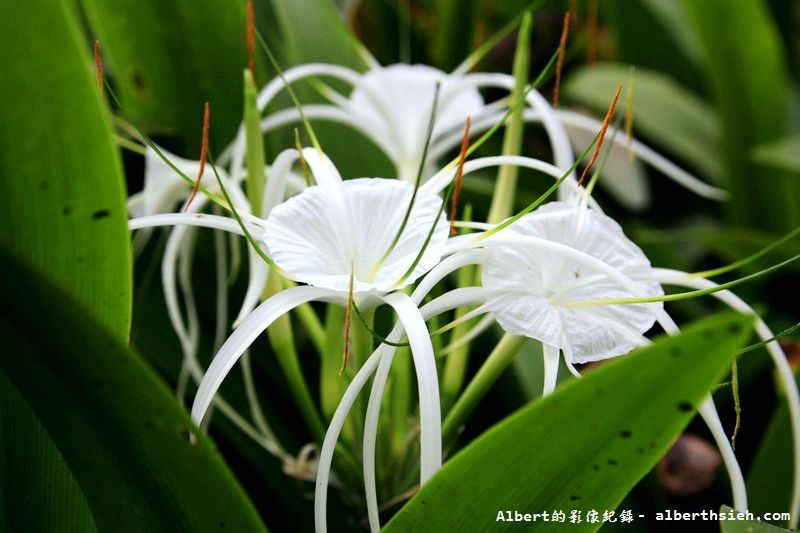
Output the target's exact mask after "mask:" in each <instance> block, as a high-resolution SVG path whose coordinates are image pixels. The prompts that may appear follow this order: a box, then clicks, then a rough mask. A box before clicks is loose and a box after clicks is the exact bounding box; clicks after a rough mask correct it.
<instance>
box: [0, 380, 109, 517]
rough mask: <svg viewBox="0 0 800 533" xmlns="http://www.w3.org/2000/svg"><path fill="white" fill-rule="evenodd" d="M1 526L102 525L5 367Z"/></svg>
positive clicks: (0, 401) (0, 389) (0, 383)
mask: <svg viewBox="0 0 800 533" xmlns="http://www.w3.org/2000/svg"><path fill="white" fill-rule="evenodd" d="M0 531H63V532H70V533H72V532H74V533H82V532H87V531H97V527H96V526H95V524H94V519H93V518H92V513H91V511H90V510H89V506H88V504H87V503H86V499H85V498H84V497H83V493H82V492H81V489H80V487H79V486H78V484H77V482H76V481H75V478H74V477H72V473H71V472H70V471H69V468H68V467H67V465H66V463H65V462H64V459H63V458H62V457H61V454H60V453H58V450H56V447H55V445H53V442H52V441H51V440H50V437H49V436H48V435H47V432H45V430H44V428H43V427H42V425H41V424H40V423H39V421H38V420H37V419H36V415H34V414H33V411H31V408H30V407H29V406H28V404H26V403H25V400H23V399H22V397H21V396H20V394H19V392H18V391H17V390H16V389H15V388H14V386H13V385H12V384H11V383H9V381H8V379H6V377H5V375H4V374H3V373H2V372H0Z"/></svg>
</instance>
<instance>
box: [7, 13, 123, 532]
mask: <svg viewBox="0 0 800 533" xmlns="http://www.w3.org/2000/svg"><path fill="white" fill-rule="evenodd" d="M4 7H5V10H6V12H7V13H6V16H3V17H0V46H2V49H3V50H4V61H3V67H4V75H3V77H2V79H0V116H1V117H2V120H0V202H2V204H3V206H4V208H3V209H4V215H3V224H2V225H0V246H2V247H4V248H6V249H8V250H10V251H12V253H14V254H15V255H18V256H22V257H25V258H27V259H28V260H29V261H31V262H32V263H34V264H36V265H37V266H38V267H39V268H42V269H44V270H45V271H46V272H47V273H48V274H49V275H50V276H52V278H53V279H54V281H55V282H56V283H57V284H58V285H60V286H61V287H63V288H64V289H66V290H68V291H70V292H71V293H72V294H73V295H75V296H77V297H79V298H81V300H82V301H83V302H84V304H85V305H88V306H89V309H90V311H91V313H92V314H93V315H94V316H95V317H96V318H98V319H99V320H100V321H101V322H102V324H103V326H104V327H105V328H108V329H109V331H110V332H111V333H112V334H113V335H114V337H115V338H116V339H118V340H119V341H120V342H122V341H126V340H127V337H128V329H129V326H130V305H131V299H130V286H131V268H130V254H129V244H128V242H129V240H128V232H127V228H126V224H125V221H126V214H125V204H124V193H123V180H122V174H121V170H120V164H119V159H118V156H117V153H116V151H115V149H114V146H113V142H112V138H111V131H110V127H109V122H108V119H107V116H106V113H105V112H104V110H103V108H102V105H101V104H100V100H99V99H98V97H97V89H96V84H95V80H94V78H93V76H92V74H91V70H90V66H89V65H90V62H89V54H88V50H87V49H86V48H85V47H83V46H82V43H81V40H80V36H79V34H78V31H77V26H76V24H75V20H74V19H73V10H72V7H73V6H71V5H67V4H65V3H63V2H61V1H60V0H59V1H52V2H38V3H36V4H29V3H27V2H22V1H12V2H10V3H9V4H8V5H6V6H4ZM11 13H13V16H12V15H11ZM7 298H10V295H8V294H6V293H4V294H3V299H7ZM39 305H42V306H44V305H46V300H45V299H42V301H40V302H39ZM3 357H4V358H8V357H11V355H9V354H8V352H7V351H5V350H4V354H3ZM0 381H2V382H3V385H2V387H0V388H1V389H2V391H3V398H2V401H0V435H2V437H0V440H2V448H3V452H2V454H0V469H2V472H3V473H2V478H3V479H2V480H0V485H2V486H4V487H7V488H8V490H5V491H2V492H3V494H2V495H0V508H4V509H5V510H4V511H3V512H0V515H4V516H5V517H6V519H5V524H4V525H5V526H6V527H7V528H8V530H9V531H26V530H27V531H31V530H41V531H52V530H65V528H67V527H71V528H73V530H75V531H79V530H80V531H90V530H93V529H95V526H94V521H93V519H92V515H91V514H90V513H89V508H88V506H87V503H86V500H85V498H84V497H83V495H82V494H81V489H80V488H79V487H78V484H77V483H76V481H75V479H74V478H73V476H72V474H71V473H70V471H69V468H67V466H66V465H65V463H64V459H63V458H62V457H61V454H60V453H59V450H57V449H56V447H55V445H54V444H53V442H52V440H51V439H50V437H49V436H48V434H47V432H46V431H45V430H44V429H43V428H42V426H41V424H40V422H39V420H37V418H36V416H35V415H34V413H33V411H31V409H30V407H29V406H28V405H26V403H25V401H24V400H23V398H21V397H20V395H19V393H18V392H17V390H16V389H15V387H14V386H13V385H12V384H11V383H8V382H7V381H6V379H5V378H0ZM0 529H2V527H0Z"/></svg>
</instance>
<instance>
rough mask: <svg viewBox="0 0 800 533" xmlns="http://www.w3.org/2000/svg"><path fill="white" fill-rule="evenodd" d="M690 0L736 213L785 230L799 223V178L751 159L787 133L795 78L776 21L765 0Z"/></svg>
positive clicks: (745, 220)
mask: <svg viewBox="0 0 800 533" xmlns="http://www.w3.org/2000/svg"><path fill="white" fill-rule="evenodd" d="M683 5H684V7H685V8H686V11H687V13H688V15H689V19H690V20H691V21H692V22H693V25H694V29H695V32H696V34H697V35H698V37H699V41H700V43H701V46H702V48H703V52H704V55H705V57H704V60H705V72H706V74H707V78H708V79H707V81H708V82H709V85H710V87H711V89H712V93H713V95H714V97H715V100H716V104H717V109H718V112H719V115H720V120H721V126H722V133H723V152H724V153H723V154H722V155H724V161H725V165H726V169H725V170H726V172H725V174H726V178H727V180H728V183H727V186H728V189H729V190H730V192H731V201H730V204H729V210H730V211H729V212H730V216H731V218H732V219H733V220H734V222H736V223H738V224H740V225H752V226H755V227H758V228H761V229H771V230H773V231H776V232H779V233H783V232H786V231H788V230H789V229H792V228H794V227H796V226H797V225H798V223H800V212H798V210H797V206H796V201H797V198H799V197H800V181H798V180H797V178H796V177H795V176H791V175H787V174H786V173H781V172H775V171H771V170H765V169H763V168H759V167H758V166H757V165H754V164H753V163H752V162H751V161H750V152H751V149H752V148H753V147H754V146H757V145H759V144H763V143H766V142H768V141H772V140H775V139H778V138H780V137H782V136H784V135H785V134H786V133H788V131H787V129H788V102H789V100H788V90H787V88H788V87H789V79H788V72H787V67H786V57H785V54H784V51H783V48H782V47H781V42H780V40H779V37H778V34H777V30H776V27H775V24H774V22H773V20H771V18H770V15H769V12H768V10H767V8H766V5H765V3H763V2H737V3H736V4H735V5H733V4H731V3H730V2H727V1H725V0H705V1H703V2H696V1H692V0H685V1H684V4H683Z"/></svg>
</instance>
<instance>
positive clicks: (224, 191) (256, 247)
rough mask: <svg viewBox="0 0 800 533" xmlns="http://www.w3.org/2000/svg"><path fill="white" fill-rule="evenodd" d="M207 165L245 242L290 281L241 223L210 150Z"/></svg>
mask: <svg viewBox="0 0 800 533" xmlns="http://www.w3.org/2000/svg"><path fill="white" fill-rule="evenodd" d="M208 164H209V165H211V170H213V171H214V177H215V178H217V184H219V188H220V190H221V191H222V194H223V196H224V197H225V201H226V202H227V205H226V206H225V207H226V208H228V209H230V211H231V213H233V218H235V219H236V222H237V223H238V224H239V227H240V228H242V232H243V233H244V236H245V238H246V239H247V242H249V243H250V246H251V247H252V248H253V250H255V252H256V253H257V254H258V255H259V257H261V259H263V260H264V262H265V263H266V264H268V265H269V266H270V267H272V268H273V270H275V272H277V273H278V274H280V275H281V276H284V277H287V278H289V279H291V276H289V275H288V274H287V273H286V272H284V270H283V269H282V268H281V267H279V266H278V265H276V264H275V262H274V261H273V260H272V259H270V258H269V257H268V256H267V254H265V253H264V250H262V249H261V247H260V246H259V245H258V243H257V242H256V240H255V239H254V238H253V235H252V234H251V233H250V230H248V229H247V225H245V223H244V221H242V217H240V216H239V213H238V211H236V208H235V207H234V206H233V202H232V201H231V197H230V196H229V195H228V189H227V188H226V187H225V184H224V183H222V178H220V177H219V172H217V166H216V165H215V164H214V158H213V157H212V156H211V150H209V152H208Z"/></svg>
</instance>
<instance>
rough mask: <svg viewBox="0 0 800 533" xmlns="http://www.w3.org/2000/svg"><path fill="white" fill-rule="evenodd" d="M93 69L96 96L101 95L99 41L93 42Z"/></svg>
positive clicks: (101, 68) (101, 64) (101, 79)
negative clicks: (95, 75)
mask: <svg viewBox="0 0 800 533" xmlns="http://www.w3.org/2000/svg"><path fill="white" fill-rule="evenodd" d="M94 69H95V71H96V72H97V94H99V95H101V96H102V94H103V62H102V61H101V60H100V41H99V40H96V41H95V42H94Z"/></svg>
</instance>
